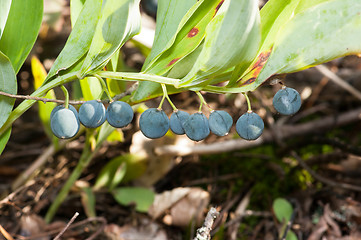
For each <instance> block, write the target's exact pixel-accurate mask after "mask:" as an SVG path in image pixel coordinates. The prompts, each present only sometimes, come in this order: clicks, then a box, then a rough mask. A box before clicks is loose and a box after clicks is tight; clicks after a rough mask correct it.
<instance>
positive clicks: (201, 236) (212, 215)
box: [194, 207, 219, 240]
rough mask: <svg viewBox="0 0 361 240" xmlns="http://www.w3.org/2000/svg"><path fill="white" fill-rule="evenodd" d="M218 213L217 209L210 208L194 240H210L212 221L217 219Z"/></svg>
mask: <svg viewBox="0 0 361 240" xmlns="http://www.w3.org/2000/svg"><path fill="white" fill-rule="evenodd" d="M218 215H219V212H218V211H217V209H215V208H214V207H212V208H211V209H210V210H209V211H208V213H207V216H206V219H205V220H204V223H203V226H202V227H201V228H198V229H197V235H196V237H195V238H194V240H210V239H211V230H212V226H213V223H214V220H215V219H216V218H217V217H218Z"/></svg>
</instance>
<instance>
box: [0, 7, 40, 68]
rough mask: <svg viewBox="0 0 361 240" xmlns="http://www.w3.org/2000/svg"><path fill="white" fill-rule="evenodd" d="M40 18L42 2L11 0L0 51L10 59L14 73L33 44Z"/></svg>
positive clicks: (38, 28) (0, 41)
mask: <svg viewBox="0 0 361 240" xmlns="http://www.w3.org/2000/svg"><path fill="white" fill-rule="evenodd" d="M20 13H21V14H20ZM42 18H43V0H26V1H24V0H12V2H11V7H10V12H9V16H8V18H7V21H6V24H5V28H4V32H3V34H2V36H1V40H0V51H2V52H3V53H4V54H5V55H6V56H7V57H8V58H9V59H10V61H11V63H12V65H13V68H14V70H15V73H17V72H18V71H19V69H20V67H21V66H22V65H23V63H24V61H25V59H26V57H27V56H28V54H29V53H30V50H31V48H32V47H33V45H34V43H35V40H36V38H37V36H38V33H39V30H40V25H41V20H42Z"/></svg>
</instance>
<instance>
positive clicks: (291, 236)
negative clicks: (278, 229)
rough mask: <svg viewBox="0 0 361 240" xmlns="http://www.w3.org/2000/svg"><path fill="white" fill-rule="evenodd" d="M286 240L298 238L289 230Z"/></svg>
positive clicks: (296, 239)
mask: <svg viewBox="0 0 361 240" xmlns="http://www.w3.org/2000/svg"><path fill="white" fill-rule="evenodd" d="M286 240H298V238H297V236H296V234H295V233H294V232H293V231H292V230H289V231H288V232H287V236H286Z"/></svg>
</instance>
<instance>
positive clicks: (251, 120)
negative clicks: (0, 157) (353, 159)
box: [50, 87, 301, 141]
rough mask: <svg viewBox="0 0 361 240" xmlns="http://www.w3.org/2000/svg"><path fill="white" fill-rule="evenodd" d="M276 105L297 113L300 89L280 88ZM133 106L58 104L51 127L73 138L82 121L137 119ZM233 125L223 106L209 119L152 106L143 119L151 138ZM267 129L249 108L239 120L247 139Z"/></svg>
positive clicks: (221, 130) (199, 134)
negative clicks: (67, 106)
mask: <svg viewBox="0 0 361 240" xmlns="http://www.w3.org/2000/svg"><path fill="white" fill-rule="evenodd" d="M273 105H274V107H275V109H276V110H277V111H278V112H279V113H281V114H284V115H291V114H294V113H296V112H297V111H298V110H299V109H300V107H301V97H300V95H299V93H298V92H297V91H296V90H295V89H293V88H288V87H283V88H282V89H281V90H279V91H278V92H277V93H276V94H275V96H274V98H273ZM133 116H134V113H133V110H132V108H131V107H130V105H129V104H127V103H125V102H122V101H115V102H112V103H110V104H109V106H108V108H107V109H105V107H104V105H103V104H102V103H101V102H99V101H97V100H92V101H88V102H85V103H84V104H83V105H81V107H80V108H79V113H78V112H77V111H76V109H75V108H74V107H73V106H71V105H69V108H65V107H64V106H63V105H60V106H57V107H55V108H54V109H53V111H52V112H51V117H50V120H51V129H52V131H53V133H54V135H55V136H57V137H58V138H72V137H74V136H75V135H76V134H77V132H78V131H79V127H80V123H82V124H83V125H84V126H85V127H87V128H96V127H99V126H100V125H102V124H103V123H104V122H105V120H107V121H108V123H109V124H110V125H111V126H113V127H115V128H122V127H125V126H127V125H128V124H129V123H130V122H131V121H132V120H133ZM232 125H233V119H232V117H231V116H230V115H229V113H227V112H225V111H221V110H216V111H213V110H212V112H211V114H210V115H209V119H208V118H207V117H206V116H205V115H204V114H203V113H201V112H197V113H194V114H192V115H190V114H188V113H187V112H184V111H181V110H175V111H174V112H173V113H172V115H171V116H170V118H168V116H167V115H166V114H165V112H164V111H163V110H161V109H159V108H150V109H147V110H146V111H144V112H143V113H142V114H141V116H140V119H139V127H140V130H141V132H142V133H143V134H144V135H145V136H146V137H148V138H152V139H155V138H160V137H162V136H164V135H165V134H166V133H167V131H168V130H169V129H171V130H172V132H173V133H175V134H178V135H183V134H186V135H187V137H188V138H190V139H192V140H193V141H201V140H203V139H205V138H206V137H207V136H208V135H209V134H210V132H212V133H214V134H215V135H217V136H225V135H227V134H228V133H229V131H230V129H231V127H232ZM263 129H264V123H263V120H262V118H261V117H260V116H259V115H258V114H256V113H254V112H252V111H248V112H247V113H245V114H243V115H242V116H241V117H240V118H239V119H238V120H237V122H236V131H237V133H238V134H239V135H240V136H241V137H242V138H244V139H246V140H255V139H257V138H258V137H260V136H261V134H262V132H263Z"/></svg>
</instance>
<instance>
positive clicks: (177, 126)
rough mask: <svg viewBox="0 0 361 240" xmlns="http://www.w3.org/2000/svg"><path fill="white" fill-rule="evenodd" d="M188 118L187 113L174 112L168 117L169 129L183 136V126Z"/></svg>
mask: <svg viewBox="0 0 361 240" xmlns="http://www.w3.org/2000/svg"><path fill="white" fill-rule="evenodd" d="M188 118H189V113H187V112H184V111H180V110H178V111H175V112H173V113H172V115H171V116H170V119H169V122H170V129H171V130H172V132H174V133H175V134H178V135H182V134H184V133H185V132H184V129H183V124H184V122H185V121H186V120H187V119H188Z"/></svg>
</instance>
